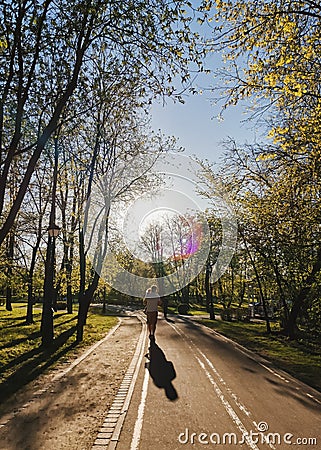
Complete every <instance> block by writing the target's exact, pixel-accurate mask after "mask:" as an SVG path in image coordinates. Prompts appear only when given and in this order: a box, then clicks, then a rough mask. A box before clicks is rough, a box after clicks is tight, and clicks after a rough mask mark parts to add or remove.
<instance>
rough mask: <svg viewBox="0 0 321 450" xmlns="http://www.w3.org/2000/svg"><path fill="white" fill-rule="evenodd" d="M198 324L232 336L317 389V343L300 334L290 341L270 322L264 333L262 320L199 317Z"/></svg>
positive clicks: (320, 349) (320, 382) (320, 357)
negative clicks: (267, 331) (269, 333)
mask: <svg viewBox="0 0 321 450" xmlns="http://www.w3.org/2000/svg"><path fill="white" fill-rule="evenodd" d="M199 322H201V323H202V324H204V325H206V326H208V327H210V328H212V329H214V330H216V331H218V332H219V333H221V334H223V335H225V336H227V337H229V338H230V339H233V340H234V341H236V342H238V343H239V344H241V345H243V346H244V347H246V348H248V349H250V350H252V351H254V352H255V353H257V354H259V355H261V356H263V357H265V358H266V359H268V360H270V361H272V362H273V364H274V365H275V366H277V367H279V368H280V369H283V370H285V371H286V372H288V373H290V374H291V375H293V376H294V377H296V378H298V379H299V380H301V381H303V382H305V383H307V384H309V385H310V386H312V387H314V388H315V389H318V390H319V391H321V345H320V344H321V343H320V340H318V339H316V338H312V337H311V336H309V335H307V334H304V333H302V335H301V337H300V339H299V340H298V341H290V340H289V339H287V338H286V337H284V336H282V335H281V334H280V333H279V328H278V325H277V324H274V323H272V324H271V326H272V333H271V335H268V334H267V333H266V326H265V323H242V322H225V321H222V320H215V321H211V320H209V319H202V320H199Z"/></svg>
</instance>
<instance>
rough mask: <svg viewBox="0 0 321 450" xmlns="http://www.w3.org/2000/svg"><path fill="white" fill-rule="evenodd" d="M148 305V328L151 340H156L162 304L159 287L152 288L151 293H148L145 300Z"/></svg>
mask: <svg viewBox="0 0 321 450" xmlns="http://www.w3.org/2000/svg"><path fill="white" fill-rule="evenodd" d="M143 303H144V305H146V315H147V326H148V331H149V339H151V340H155V331H156V324H157V316H158V306H160V305H161V304H162V302H161V299H160V297H159V295H158V291H157V286H156V285H153V286H152V287H151V288H150V292H148V290H147V291H146V294H145V298H144V300H143Z"/></svg>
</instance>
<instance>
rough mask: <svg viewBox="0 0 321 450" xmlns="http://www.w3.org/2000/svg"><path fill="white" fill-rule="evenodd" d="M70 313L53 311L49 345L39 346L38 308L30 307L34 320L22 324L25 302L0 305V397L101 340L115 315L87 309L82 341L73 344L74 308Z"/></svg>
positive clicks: (6, 396)
mask: <svg viewBox="0 0 321 450" xmlns="http://www.w3.org/2000/svg"><path fill="white" fill-rule="evenodd" d="M74 309H75V312H74V313H73V314H67V313H66V312H64V311H59V312H57V313H55V317H54V327H55V340H54V344H53V345H52V348H50V349H48V350H45V349H43V348H41V347H40V344H41V335H40V323H41V308H40V306H39V305H36V306H35V308H34V323H33V324H31V325H25V324H24V321H25V314H26V304H23V303H15V304H13V311H12V312H8V311H6V310H5V308H4V307H0V329H1V334H0V398H1V399H2V400H5V399H6V398H8V397H9V396H10V395H12V394H13V393H14V392H16V391H17V390H18V389H20V388H21V387H22V386H24V385H25V384H27V383H28V382H30V381H32V380H34V379H35V378H36V377H37V376H38V375H40V374H41V373H44V372H46V371H47V370H48V369H50V368H53V367H54V366H55V365H56V364H57V363H58V362H59V363H60V362H63V361H65V360H67V359H69V358H71V357H76V356H77V355H78V354H80V353H81V351H83V349H84V348H85V347H88V346H90V345H91V344H93V343H94V342H96V341H98V340H100V339H102V338H103V337H104V336H105V335H106V333H107V332H108V331H109V330H110V329H111V328H112V327H113V326H114V325H115V324H116V323H117V318H116V317H110V316H107V315H103V314H102V312H101V309H98V308H96V309H94V308H92V309H91V310H90V311H89V315H88V321H87V324H86V326H85V331H84V340H83V342H81V343H80V344H76V338H75V331H76V322H77V308H74Z"/></svg>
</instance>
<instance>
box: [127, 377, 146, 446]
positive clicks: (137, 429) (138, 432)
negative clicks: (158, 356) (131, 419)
mask: <svg viewBox="0 0 321 450" xmlns="http://www.w3.org/2000/svg"><path fill="white" fill-rule="evenodd" d="M148 381H149V372H148V370H147V369H145V377H144V382H143V390H142V396H141V399H140V404H139V407H138V414H137V419H136V423H135V428H134V433H133V438H132V442H131V445H130V450H137V449H138V448H139V441H140V437H141V434H142V428H143V420H144V411H145V404H146V397H147V392H148Z"/></svg>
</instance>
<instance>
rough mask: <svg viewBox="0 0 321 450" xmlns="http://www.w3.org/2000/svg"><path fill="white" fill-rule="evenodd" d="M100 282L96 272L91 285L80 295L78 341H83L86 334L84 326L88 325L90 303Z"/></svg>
mask: <svg viewBox="0 0 321 450" xmlns="http://www.w3.org/2000/svg"><path fill="white" fill-rule="evenodd" d="M98 282H99V275H98V274H97V272H95V275H94V278H93V280H92V282H91V284H90V286H89V287H88V288H87V289H86V290H85V292H84V293H83V295H81V296H80V297H79V310H78V320H77V342H81V341H82V340H83V336H84V326H85V325H86V320H87V315H88V309H89V305H90V303H91V301H92V299H93V297H94V294H95V291H96V289H97V286H98Z"/></svg>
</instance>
